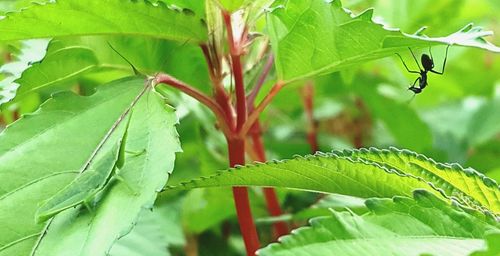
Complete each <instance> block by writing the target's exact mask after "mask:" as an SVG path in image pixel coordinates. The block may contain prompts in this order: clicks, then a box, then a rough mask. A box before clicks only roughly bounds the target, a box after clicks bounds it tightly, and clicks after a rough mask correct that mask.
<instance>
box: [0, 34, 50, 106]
mask: <svg viewBox="0 0 500 256" xmlns="http://www.w3.org/2000/svg"><path fill="white" fill-rule="evenodd" d="M48 43H49V41H48V40H45V39H36V40H26V41H23V42H21V50H20V53H19V54H16V55H15V60H14V61H12V62H9V63H6V64H4V65H3V66H1V67H0V73H3V74H5V78H3V80H2V81H0V105H1V104H3V103H5V102H8V101H9V100H11V99H12V98H13V97H14V96H15V94H16V90H17V88H18V87H19V85H18V84H17V83H14V81H15V80H16V79H18V78H19V77H21V75H22V74H23V72H24V71H25V70H26V69H29V68H30V66H31V63H33V62H37V61H40V60H42V59H43V57H44V55H45V53H46V49H47V44H48Z"/></svg>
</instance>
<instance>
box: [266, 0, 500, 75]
mask: <svg viewBox="0 0 500 256" xmlns="http://www.w3.org/2000/svg"><path fill="white" fill-rule="evenodd" d="M274 7H275V8H274V9H273V11H271V12H270V13H269V15H268V19H267V20H268V30H269V32H270V37H271V42H272V45H273V51H274V53H275V56H276V61H275V63H276V69H277V71H278V77H279V78H280V79H281V80H284V81H286V82H290V81H294V80H299V79H303V78H307V77H312V76H315V75H319V74H326V73H331V72H335V71H339V70H341V69H343V68H346V67H348V66H351V65H355V64H361V63H363V62H366V61H369V60H373V59H379V58H384V57H387V56H393V55H394V53H396V52H401V51H407V50H408V47H414V48H421V47H428V46H431V45H437V44H452V45H462V46H470V47H478V48H483V49H486V50H489V51H494V52H500V48H498V47H496V46H494V45H492V44H490V43H488V42H486V41H485V40H484V39H483V37H484V36H488V35H491V34H492V32H490V31H482V30H481V29H480V28H473V27H472V25H467V26H466V27H464V28H463V29H462V30H460V31H458V32H456V33H454V34H451V35H449V36H447V37H438V38H429V37H425V36H423V35H418V36H417V35H409V34H405V33H401V32H400V31H398V30H394V29H388V28H385V27H383V26H382V25H381V24H377V23H375V22H373V21H372V20H371V18H372V13H373V10H371V9H369V10H366V11H365V12H363V13H361V14H359V15H358V16H354V15H352V13H351V12H350V11H348V10H346V9H344V8H342V6H341V3H340V0H334V1H316V0H305V1H286V0H280V1H276V2H275V3H274Z"/></svg>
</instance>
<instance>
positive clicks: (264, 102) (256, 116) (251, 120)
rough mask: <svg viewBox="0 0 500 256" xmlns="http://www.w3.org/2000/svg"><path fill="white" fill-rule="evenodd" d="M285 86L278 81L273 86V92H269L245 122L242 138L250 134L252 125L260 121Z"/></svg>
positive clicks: (241, 132)
mask: <svg viewBox="0 0 500 256" xmlns="http://www.w3.org/2000/svg"><path fill="white" fill-rule="evenodd" d="M283 86H284V83H283V82H282V81H278V82H277V83H275V84H274V85H273V88H271V91H269V93H268V94H267V95H266V97H264V99H263V100H262V101H261V102H260V103H259V105H258V106H257V107H255V109H254V110H253V111H252V112H251V113H250V115H249V116H248V119H247V121H246V122H245V124H244V125H243V127H242V128H241V130H240V131H239V135H240V136H241V135H245V134H247V133H248V131H249V130H250V128H251V127H252V125H253V124H254V123H255V121H257V119H259V115H260V113H262V111H264V109H265V108H266V107H267V105H269V103H271V101H272V100H273V98H274V96H276V94H277V93H278V92H279V91H280V90H281V88H283Z"/></svg>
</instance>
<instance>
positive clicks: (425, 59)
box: [421, 53, 434, 71]
mask: <svg viewBox="0 0 500 256" xmlns="http://www.w3.org/2000/svg"><path fill="white" fill-rule="evenodd" d="M421 61H422V66H424V70H427V71H429V70H431V69H432V68H433V67H434V62H433V61H432V59H431V57H429V55H427V54H425V53H424V54H422V58H421Z"/></svg>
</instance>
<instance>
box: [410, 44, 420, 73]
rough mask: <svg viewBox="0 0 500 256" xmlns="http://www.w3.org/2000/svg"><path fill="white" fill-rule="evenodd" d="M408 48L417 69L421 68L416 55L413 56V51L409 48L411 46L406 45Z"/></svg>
mask: <svg viewBox="0 0 500 256" xmlns="http://www.w3.org/2000/svg"><path fill="white" fill-rule="evenodd" d="M408 50H410V52H411V55H412V56H413V59H414V60H415V62H416V63H417V66H418V69H420V70H422V68H421V67H420V64H419V63H418V60H417V57H415V54H414V53H413V51H412V50H411V48H410V47H408Z"/></svg>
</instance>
